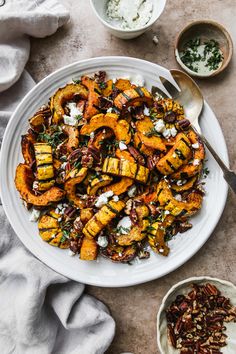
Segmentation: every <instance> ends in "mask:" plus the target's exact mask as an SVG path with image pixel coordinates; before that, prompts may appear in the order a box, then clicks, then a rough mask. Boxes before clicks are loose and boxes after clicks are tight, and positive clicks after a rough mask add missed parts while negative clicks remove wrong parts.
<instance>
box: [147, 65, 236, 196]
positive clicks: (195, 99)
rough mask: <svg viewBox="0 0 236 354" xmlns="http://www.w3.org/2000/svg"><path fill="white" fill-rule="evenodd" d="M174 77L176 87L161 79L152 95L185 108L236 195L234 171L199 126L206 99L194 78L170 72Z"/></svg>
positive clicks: (153, 89) (175, 71) (178, 71)
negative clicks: (172, 100)
mask: <svg viewBox="0 0 236 354" xmlns="http://www.w3.org/2000/svg"><path fill="white" fill-rule="evenodd" d="M170 72H171V74H172V77H173V78H174V80H175V83H176V85H175V86H174V85H173V84H172V83H171V82H170V81H168V80H167V79H166V78H162V77H161V78H160V80H161V85H163V89H161V88H160V87H156V86H153V87H152V94H153V95H155V94H157V93H158V94H159V95H161V96H162V97H164V98H168V97H169V98H173V99H175V100H177V101H178V102H179V103H180V104H181V105H182V106H183V107H184V110H185V113H186V116H187V117H188V119H189V120H190V122H191V127H192V129H193V130H194V131H195V132H196V134H197V135H198V136H199V137H200V138H201V140H202V141H203V142H204V144H205V145H206V147H207V148H208V150H209V151H210V152H211V154H212V156H213V157H214V159H215V160H216V162H217V163H218V165H219V166H220V168H221V170H222V171H223V176H224V179H225V180H226V182H227V183H228V185H229V186H230V187H231V189H232V190H233V192H234V193H235V194H236V174H235V172H234V171H232V170H230V169H229V168H228V167H227V166H226V165H225V163H224V162H223V160H222V159H221V158H220V157H219V155H218V154H217V153H216V151H215V149H214V148H213V147H212V146H211V144H210V143H209V141H208V140H207V139H206V138H205V136H204V135H202V133H201V128H200V125H199V117H200V114H201V112H202V108H203V105H204V99H203V96H202V93H201V91H200V89H199V87H198V86H197V84H196V83H195V82H194V81H193V80H192V78H191V77H190V76H189V75H187V74H186V73H184V72H182V71H180V70H170Z"/></svg>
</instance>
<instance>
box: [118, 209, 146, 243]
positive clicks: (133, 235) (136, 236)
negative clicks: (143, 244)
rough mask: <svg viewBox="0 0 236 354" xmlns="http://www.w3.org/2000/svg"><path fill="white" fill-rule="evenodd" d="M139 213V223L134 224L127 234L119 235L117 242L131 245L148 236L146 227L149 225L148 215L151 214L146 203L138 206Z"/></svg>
mask: <svg viewBox="0 0 236 354" xmlns="http://www.w3.org/2000/svg"><path fill="white" fill-rule="evenodd" d="M136 213H137V215H138V224H137V225H134V226H133V227H132V228H131V230H130V232H129V233H128V234H127V235H119V236H117V243H118V244H119V245H120V246H130V245H132V244H133V243H134V242H140V241H142V240H143V239H144V238H145V237H146V229H147V227H148V225H149V221H148V220H147V217H148V215H149V209H148V207H147V206H146V205H140V206H137V208H136Z"/></svg>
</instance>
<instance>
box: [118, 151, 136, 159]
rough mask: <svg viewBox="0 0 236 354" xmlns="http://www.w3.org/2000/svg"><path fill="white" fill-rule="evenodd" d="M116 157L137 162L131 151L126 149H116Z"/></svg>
mask: <svg viewBox="0 0 236 354" xmlns="http://www.w3.org/2000/svg"><path fill="white" fill-rule="evenodd" d="M116 157H118V159H120V160H121V159H123V160H128V161H130V162H135V159H134V158H133V156H132V155H131V154H130V153H129V151H126V150H120V149H116Z"/></svg>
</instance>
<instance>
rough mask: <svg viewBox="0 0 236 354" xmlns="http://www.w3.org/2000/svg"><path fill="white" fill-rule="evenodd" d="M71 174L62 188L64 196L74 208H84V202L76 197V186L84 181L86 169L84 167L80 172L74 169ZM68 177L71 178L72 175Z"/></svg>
mask: <svg viewBox="0 0 236 354" xmlns="http://www.w3.org/2000/svg"><path fill="white" fill-rule="evenodd" d="M73 172H74V173H73V177H69V178H68V179H67V181H66V182H65V187H64V188H65V191H66V195H67V198H68V199H69V201H70V202H72V203H73V204H74V205H75V206H77V207H79V208H84V205H85V201H84V200H81V198H79V197H78V196H77V195H76V186H77V184H79V183H81V182H82V181H83V180H84V179H85V177H86V175H87V172H88V169H87V168H86V167H82V168H81V169H80V170H77V169H75V170H74V171H73ZM70 175H71V176H72V174H70Z"/></svg>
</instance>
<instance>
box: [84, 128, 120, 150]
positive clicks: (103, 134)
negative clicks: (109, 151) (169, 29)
mask: <svg viewBox="0 0 236 354" xmlns="http://www.w3.org/2000/svg"><path fill="white" fill-rule="evenodd" d="M113 135H114V133H113V131H112V130H111V129H103V130H101V131H98V133H96V135H95V137H94V139H93V140H92V142H89V145H90V144H91V145H93V146H94V147H95V148H96V149H97V150H101V148H102V145H103V144H104V141H105V140H107V139H109V138H111V137H112V136H113Z"/></svg>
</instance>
